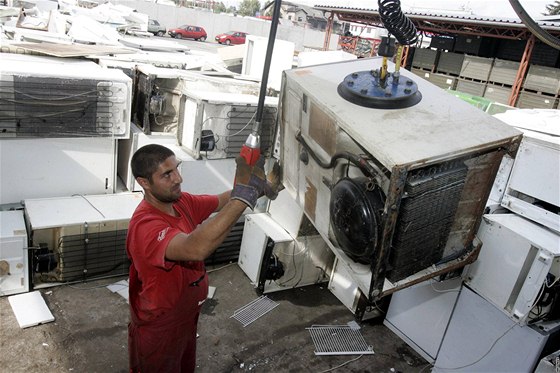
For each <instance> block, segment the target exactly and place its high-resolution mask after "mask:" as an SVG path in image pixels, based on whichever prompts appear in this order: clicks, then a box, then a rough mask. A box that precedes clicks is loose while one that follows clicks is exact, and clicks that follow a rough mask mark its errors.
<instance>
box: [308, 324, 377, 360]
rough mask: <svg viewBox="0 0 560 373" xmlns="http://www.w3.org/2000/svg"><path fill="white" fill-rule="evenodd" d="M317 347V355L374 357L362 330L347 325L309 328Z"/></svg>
mask: <svg viewBox="0 0 560 373" xmlns="http://www.w3.org/2000/svg"><path fill="white" fill-rule="evenodd" d="M307 330H309V333H310V334H311V339H312V340H313V344H314V345H315V355H372V354H373V353H374V352H373V348H372V347H371V346H369V345H368V344H367V343H366V341H365V340H364V338H363V337H362V334H361V333H360V330H359V329H358V328H353V327H351V326H346V325H313V326H311V327H310V328H307Z"/></svg>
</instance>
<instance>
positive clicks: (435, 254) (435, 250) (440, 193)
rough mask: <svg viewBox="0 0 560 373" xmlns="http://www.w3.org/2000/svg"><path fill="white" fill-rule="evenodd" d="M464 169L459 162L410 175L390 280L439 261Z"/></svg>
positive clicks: (458, 195) (460, 188) (449, 227)
mask: <svg viewBox="0 0 560 373" xmlns="http://www.w3.org/2000/svg"><path fill="white" fill-rule="evenodd" d="M466 177H467V167H466V166H465V165H464V164H462V163H460V162H458V163H455V162H452V163H447V164H441V165H437V166H433V167H429V168H427V169H421V170H418V171H416V172H413V173H411V175H410V176H409V178H408V180H407V182H406V187H405V196H404V198H403V200H402V202H401V208H400V212H399V217H398V221H397V227H396V229H395V234H394V236H393V244H392V249H391V254H390V264H391V267H392V270H391V272H390V273H389V275H388V276H387V278H389V279H390V280H391V281H398V280H401V279H403V278H406V277H408V276H410V275H412V274H414V273H416V272H418V271H420V270H422V269H424V268H426V267H429V266H430V265H432V264H435V263H437V262H438V261H440V260H441V258H442V255H443V250H444V249H445V245H446V243H447V237H448V235H449V231H450V230H451V225H452V224H453V218H454V216H455V212H456V211H457V206H458V203H459V199H460V197H461V193H462V191H463V185H464V184H465V179H466Z"/></svg>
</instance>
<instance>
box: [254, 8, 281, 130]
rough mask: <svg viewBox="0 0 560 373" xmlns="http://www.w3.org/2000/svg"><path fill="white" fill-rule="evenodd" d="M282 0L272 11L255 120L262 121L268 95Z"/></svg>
mask: <svg viewBox="0 0 560 373" xmlns="http://www.w3.org/2000/svg"><path fill="white" fill-rule="evenodd" d="M280 5H282V1H281V0H275V2H274V10H273V13H272V24H271V25H270V33H269V35H268V45H267V47H266V56H265V58H264V67H263V74H262V79H261V90H260V92H259V101H258V104H257V113H256V115H255V122H256V123H259V124H260V123H261V122H262V117H263V112H264V99H265V97H266V88H267V85H268V73H269V70H270V61H271V60H272V51H273V50H274V39H276V30H277V29H278V19H279V18H280Z"/></svg>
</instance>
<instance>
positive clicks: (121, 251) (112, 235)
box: [55, 230, 130, 281]
mask: <svg viewBox="0 0 560 373" xmlns="http://www.w3.org/2000/svg"><path fill="white" fill-rule="evenodd" d="M126 234H127V230H117V231H107V232H99V233H89V234H79V235H69V236H63V237H61V239H60V245H59V247H58V267H57V269H56V276H55V277H56V281H75V280H86V279H92V278H96V277H101V276H103V277H105V276H119V275H126V274H128V269H129V266H130V261H129V259H128V256H127V255H126V250H125V241H126Z"/></svg>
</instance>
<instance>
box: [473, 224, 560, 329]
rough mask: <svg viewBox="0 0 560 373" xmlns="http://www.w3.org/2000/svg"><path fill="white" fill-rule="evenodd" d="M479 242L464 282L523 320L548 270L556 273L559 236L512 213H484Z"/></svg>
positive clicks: (559, 273)
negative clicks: (478, 251)
mask: <svg viewBox="0 0 560 373" xmlns="http://www.w3.org/2000/svg"><path fill="white" fill-rule="evenodd" d="M478 237H479V238H480V240H481V241H482V242H483V245H482V249H481V251H480V253H479V256H478V259H477V261H476V262H474V263H473V264H471V265H470V266H469V268H468V269H467V271H466V273H465V282H466V283H467V284H468V285H469V286H470V287H471V288H472V289H473V290H475V291H476V292H477V293H478V294H480V295H481V296H482V297H484V298H485V299H487V300H488V301H489V302H491V303H492V304H494V305H495V306H496V307H498V308H499V309H501V310H502V311H503V312H504V313H506V314H507V315H508V316H510V317H511V318H512V319H513V320H514V321H516V322H519V323H526V322H527V321H528V319H527V318H528V314H529V311H530V310H531V308H532V306H533V305H534V304H535V300H536V299H537V297H538V295H539V292H540V289H541V287H542V284H543V282H544V281H545V278H546V275H547V273H549V271H552V272H554V273H553V274H554V276H555V277H558V276H560V236H559V235H558V234H555V233H553V232H552V231H550V230H548V229H545V228H543V227H541V226H539V225H537V224H535V223H533V222H531V221H529V220H527V219H524V218H522V217H520V216H518V215H515V214H490V215H484V218H483V221H482V223H481V225H480V229H479V231H478Z"/></svg>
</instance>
